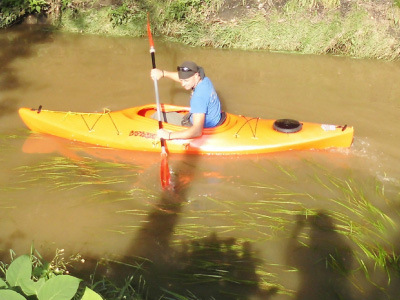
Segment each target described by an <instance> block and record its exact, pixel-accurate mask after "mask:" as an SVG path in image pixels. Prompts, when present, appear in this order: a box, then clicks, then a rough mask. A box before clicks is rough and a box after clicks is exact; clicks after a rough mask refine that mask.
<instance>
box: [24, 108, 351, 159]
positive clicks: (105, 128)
mask: <svg viewBox="0 0 400 300" xmlns="http://www.w3.org/2000/svg"><path fill="white" fill-rule="evenodd" d="M155 109H156V106H155V105H145V106H140V107H133V108H129V109H124V110H120V111H115V112H111V111H105V112H103V113H77V112H58V111H49V110H42V109H40V108H39V109H38V110H36V109H28V108H21V109H20V110H19V114H20V116H21V118H22V120H23V121H24V122H25V124H26V125H27V126H28V127H29V128H30V129H31V130H33V131H35V132H40V133H47V134H50V135H54V136H59V137H62V138H66V139H69V140H74V141H80V142H85V143H89V144H94V145H99V146H105V147H111V148H118V149H127V150H137V151H153V152H159V151H160V143H159V141H158V140H157V139H156V132H157V130H158V121H157V120H154V119H151V118H150V115H152V114H153V113H154V112H155ZM163 110H164V111H178V112H180V113H182V114H185V113H187V112H188V108H187V107H181V106H173V105H163ZM163 127H164V128H165V129H166V130H172V131H178V130H182V129H183V127H181V126H176V125H171V124H167V123H164V124H163ZM353 133H354V131H353V127H349V126H335V125H326V124H316V123H306V122H302V123H299V122H297V121H294V120H286V119H285V120H265V119H260V118H250V117H245V116H241V115H233V114H229V113H226V120H225V121H224V122H223V124H221V125H220V126H218V127H215V128H207V129H204V131H203V135H202V136H201V137H199V138H195V139H188V140H169V141H167V143H166V144H167V150H168V152H170V153H190V154H257V153H270V152H278V151H287V150H309V149H326V148H337V147H350V146H351V144H352V141H353Z"/></svg>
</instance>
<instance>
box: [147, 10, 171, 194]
mask: <svg viewBox="0 0 400 300" xmlns="http://www.w3.org/2000/svg"><path fill="white" fill-rule="evenodd" d="M147 35H148V36H149V43H150V55H151V63H152V66H153V69H155V68H156V56H155V52H156V51H155V49H154V42H153V36H152V34H151V29H150V18H149V14H147ZM153 80H154V91H155V93H156V103H157V117H158V128H159V129H161V128H162V121H161V105H160V98H159V95H158V84H157V78H154V79H153ZM160 142H161V170H160V175H161V186H162V188H163V189H166V188H169V187H170V184H171V174H170V172H169V166H168V159H167V151H166V150H165V140H164V139H160Z"/></svg>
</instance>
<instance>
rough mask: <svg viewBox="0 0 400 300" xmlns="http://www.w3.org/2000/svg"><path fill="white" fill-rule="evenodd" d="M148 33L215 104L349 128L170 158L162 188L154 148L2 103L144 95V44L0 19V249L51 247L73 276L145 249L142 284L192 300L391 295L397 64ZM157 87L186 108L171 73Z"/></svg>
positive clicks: (112, 104) (134, 257)
mask: <svg viewBox="0 0 400 300" xmlns="http://www.w3.org/2000/svg"><path fill="white" fill-rule="evenodd" d="M155 44H156V45H155V46H156V62H157V66H158V67H159V68H162V69H166V70H173V69H175V68H176V66H177V65H178V64H179V63H180V62H182V61H184V60H194V61H196V62H197V63H198V64H199V65H202V66H203V67H204V69H205V71H206V74H207V76H208V77H210V78H211V80H212V81H213V83H214V86H215V87H216V90H217V92H218V93H219V95H220V98H221V101H222V105H223V109H224V110H225V111H228V112H231V113H235V114H242V115H246V116H253V117H262V118H270V119H279V118H291V119H297V120H300V121H309V122H318V123H325V124H338V125H345V124H347V125H351V126H354V128H355V138H354V143H353V145H352V147H351V148H350V149H344V150H343V149H342V150H327V151H304V152H285V153H277V154H269V155H253V156H243V157H237V156H234V157H232V156H227V157H212V156H211V157H210V156H186V157H185V156H179V155H170V156H169V163H170V167H171V170H172V171H173V177H174V181H175V182H176V185H177V188H176V189H175V190H174V191H173V192H163V191H162V190H161V188H160V181H159V169H160V155H159V154H157V153H153V154H146V153H137V152H129V151H116V150H112V149H101V148H98V147H94V146H89V145H83V144H77V143H73V142H70V141H63V140H58V139H53V138H50V137H44V136H41V135H39V134H34V133H31V132H30V131H29V130H28V129H27V128H26V126H25V125H24V124H23V123H22V121H21V120H20V118H19V116H18V113H17V110H18V108H19V107H34V108H37V107H38V106H39V105H42V106H43V108H44V109H50V110H63V111H83V112H95V111H103V110H104V109H105V108H107V109H110V110H119V109H124V108H127V107H131V106H137V105H143V104H148V103H154V102H155V96H154V86H153V82H152V80H151V79H150V68H151V61H150V55H149V50H148V41H147V39H145V38H143V39H139V38H128V37H123V38H113V37H100V36H88V35H80V34H66V33H54V32H50V31H44V30H37V29H34V28H27V29H14V30H6V31H4V30H3V31H0V72H1V73H0V137H1V141H0V154H1V155H0V164H1V172H0V192H1V195H0V212H1V215H2V217H1V219H0V228H1V231H2V233H1V236H0V256H1V258H2V259H3V260H4V261H9V252H10V249H12V250H13V251H15V252H16V253H17V255H21V254H25V253H28V252H29V251H30V247H31V245H32V244H33V245H34V247H35V248H36V249H37V250H38V251H39V252H40V253H41V254H42V255H43V256H44V257H48V258H51V257H52V256H54V254H55V251H56V249H65V251H66V255H67V256H69V255H72V254H76V253H79V254H81V255H82V257H83V258H85V259H86V263H85V264H81V263H76V265H75V266H74V267H75V268H76V270H77V271H76V272H84V273H89V274H90V273H93V272H94V268H95V266H94V264H93V262H96V261H99V260H101V259H106V260H109V261H114V262H115V261H118V262H124V263H129V264H134V263H136V262H137V261H138V260H139V258H138V257H141V258H145V259H148V260H150V261H152V262H153V263H152V264H149V267H148V270H147V272H145V275H146V274H147V277H145V278H146V282H147V283H146V284H147V286H148V287H150V289H152V290H153V291H154V292H153V293H154V294H150V296H149V298H150V299H153V298H154V299H156V298H157V297H159V294H158V293H157V292H156V291H155V290H156V288H155V286H162V287H163V288H164V291H165V290H170V291H172V292H176V293H181V294H185V293H186V294H185V295H187V291H191V292H193V294H194V295H197V297H198V298H197V299H311V300H313V299H371V300H372V299H396V297H398V296H397V295H398V294H399V292H400V290H399V278H400V277H399V276H400V275H399V273H398V272H399V271H398V270H399V269H398V267H397V268H396V267H395V266H390V267H388V270H385V269H384V268H383V267H382V265H380V264H379V262H381V261H382V260H379V257H380V253H382V252H383V253H385V254H387V255H388V257H389V256H390V255H392V256H390V257H391V258H392V259H396V257H397V256H398V255H399V254H400V236H399V234H398V230H397V228H398V226H399V224H400V216H399V211H400V197H399V196H400V194H399V189H398V188H399V180H398V179H399V178H400V169H399V165H398V163H399V161H400V151H399V150H398V149H400V129H399V128H398V127H397V126H398V125H399V116H400V85H399V82H400V63H399V62H383V61H374V60H359V59H352V58H343V57H332V56H308V55H296V54H287V53H269V52H260V51H239V50H215V49H205V48H190V47H186V46H183V45H180V44H174V43H169V42H164V41H162V40H161V39H160V38H158V37H155ZM159 91H160V98H161V102H163V103H171V104H177V105H187V104H188V99H189V94H188V93H187V92H186V91H184V90H183V89H182V88H181V87H180V86H179V84H176V83H173V82H171V81H167V80H160V82H159ZM365 249H367V250H365ZM382 249H383V250H384V251H382ZM374 255H375V256H376V257H377V258H375V259H374V258H373V257H374ZM386 261H388V258H387V257H386ZM394 265H396V264H394ZM107 266H108V267H107V268H105V267H103V268H105V270H103V271H104V272H108V275H110V276H117V277H118V276H119V277H120V278H121V277H122V274H133V273H134V268H131V269H129V268H127V269H126V268H125V269H124V271H121V270H120V269H119V267H120V266H121V264H118V263H116V264H115V263H110V262H109V264H108V265H107ZM397 266H398V262H397ZM125 272H127V273H125ZM82 274H83V273H82ZM388 274H391V276H390V280H389V276H388ZM145 275H143V276H145ZM82 276H83V275H82ZM368 279H369V280H368ZM380 287H382V288H380ZM170 297H171V298H169V299H175V298H173V296H170ZM157 299H158V298H157ZM193 299H196V298H193ZM397 299H398V298H397Z"/></svg>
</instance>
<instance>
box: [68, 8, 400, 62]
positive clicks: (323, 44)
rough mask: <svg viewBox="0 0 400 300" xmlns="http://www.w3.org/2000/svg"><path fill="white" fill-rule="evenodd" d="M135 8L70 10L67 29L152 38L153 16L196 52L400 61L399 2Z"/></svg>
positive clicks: (161, 29)
mask: <svg viewBox="0 0 400 300" xmlns="http://www.w3.org/2000/svg"><path fill="white" fill-rule="evenodd" d="M127 2H128V1H125V2H124V5H125V6H119V7H105V8H101V9H79V10H65V11H64V13H63V15H62V17H61V23H60V25H61V26H60V28H61V30H64V31H68V32H82V33H90V34H105V35H116V36H146V32H145V29H146V26H145V24H146V12H147V11H149V12H150V13H151V22H152V28H153V30H154V34H155V35H156V36H159V37H164V38H165V39H167V40H170V41H174V42H181V43H184V44H187V45H191V46H198V47H215V48H231V49H244V50H269V51H284V52H296V53H302V54H334V55H344V56H351V57H357V58H375V59H385V60H396V59H398V58H399V57H400V42H399V39H398V38H397V37H398V36H400V27H399V20H400V12H399V10H400V9H399V8H398V7H397V6H395V5H394V4H393V5H389V4H388V5H386V6H385V7H380V8H379V9H378V8H371V7H367V6H366V5H359V4H358V3H357V2H356V1H350V2H349V3H347V6H346V7H343V5H342V6H341V5H340V3H339V4H338V3H337V1H334V0H330V1H328V0H326V1H325V3H323V2H321V1H319V2H316V3H317V4H318V3H320V5H319V6H318V5H317V4H313V3H314V2H307V1H296V3H294V2H295V1H290V2H287V3H286V5H285V6H283V7H280V8H279V9H277V8H276V7H274V8H272V7H268V8H266V5H261V4H260V5H259V6H258V7H252V6H251V5H250V4H249V5H247V6H246V1H236V2H237V3H236V6H234V7H230V6H229V2H233V1H221V0H217V1H211V0H209V1H203V2H204V3H203V2H202V3H200V1H195V0H179V1H173V2H169V1H168V2H162V3H160V2H157V1H151V0H149V1H145V2H144V4H140V5H139V4H138V3H136V2H130V3H131V5H127V4H126V3H127ZM248 2H251V1H248ZM321 3H322V4H321ZM203 4H204V5H203ZM316 5H317V6H316ZM315 6H316V7H315ZM370 6H372V4H371V5H370ZM321 7H323V8H322V9H321ZM239 13H240V14H239Z"/></svg>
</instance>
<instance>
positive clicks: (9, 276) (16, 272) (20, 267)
mask: <svg viewBox="0 0 400 300" xmlns="http://www.w3.org/2000/svg"><path fill="white" fill-rule="evenodd" d="M31 276H32V263H31V259H30V257H29V256H28V255H22V256H20V257H18V258H16V259H15V260H14V261H13V262H12V263H11V264H10V266H9V267H8V269H7V272H6V280H7V282H8V283H9V284H10V285H11V286H19V285H21V282H22V281H23V280H28V279H30V278H31Z"/></svg>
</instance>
